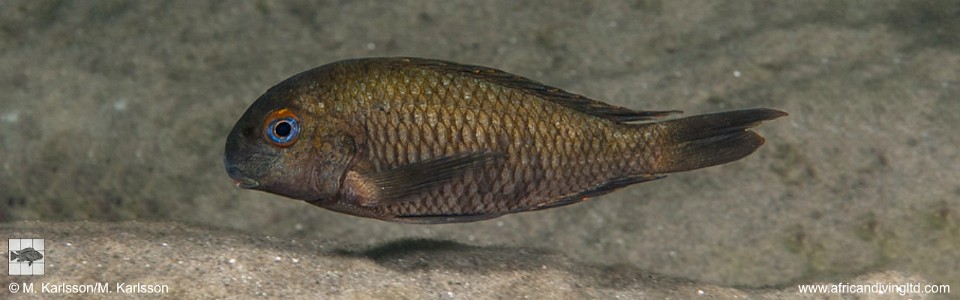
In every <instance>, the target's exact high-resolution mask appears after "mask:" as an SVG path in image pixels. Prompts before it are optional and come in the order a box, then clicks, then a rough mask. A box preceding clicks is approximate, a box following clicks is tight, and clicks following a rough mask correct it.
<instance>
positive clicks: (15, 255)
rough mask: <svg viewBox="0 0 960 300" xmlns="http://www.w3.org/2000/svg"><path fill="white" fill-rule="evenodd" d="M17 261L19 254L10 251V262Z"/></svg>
mask: <svg viewBox="0 0 960 300" xmlns="http://www.w3.org/2000/svg"><path fill="white" fill-rule="evenodd" d="M14 260H17V253H16V252H13V251H10V261H14Z"/></svg>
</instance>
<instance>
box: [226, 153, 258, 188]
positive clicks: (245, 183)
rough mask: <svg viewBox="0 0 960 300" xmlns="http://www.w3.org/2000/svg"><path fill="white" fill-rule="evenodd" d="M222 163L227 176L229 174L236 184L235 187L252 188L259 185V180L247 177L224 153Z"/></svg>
mask: <svg viewBox="0 0 960 300" xmlns="http://www.w3.org/2000/svg"><path fill="white" fill-rule="evenodd" d="M223 165H224V167H226V169H227V176H230V180H233V183H234V184H236V185H237V187H240V188H244V189H252V188H256V187H258V186H260V182H257V181H256V180H253V179H252V178H250V177H247V176H246V175H244V174H243V171H241V170H240V168H238V167H237V166H235V165H233V164H232V163H230V160H229V159H227V156H226V155H224V156H223Z"/></svg>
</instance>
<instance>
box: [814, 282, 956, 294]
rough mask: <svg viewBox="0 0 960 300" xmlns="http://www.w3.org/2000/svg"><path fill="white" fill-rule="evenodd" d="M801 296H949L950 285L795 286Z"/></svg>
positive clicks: (835, 284) (838, 284)
mask: <svg viewBox="0 0 960 300" xmlns="http://www.w3.org/2000/svg"><path fill="white" fill-rule="evenodd" d="M797 288H798V289H800V293H801V294H806V293H811V294H814V293H815V294H894V293H896V294H899V295H900V296H905V295H907V294H949V293H950V285H948V284H920V283H905V284H889V283H873V284H852V283H843V282H840V283H831V284H801V285H798V286H797Z"/></svg>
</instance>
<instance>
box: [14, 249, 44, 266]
mask: <svg viewBox="0 0 960 300" xmlns="http://www.w3.org/2000/svg"><path fill="white" fill-rule="evenodd" d="M41 259H43V254H42V253H40V251H37V250H36V249H33V248H32V247H27V248H23V250H20V251H10V261H14V260H16V261H17V262H24V261H26V262H27V266H33V262H34V261H38V260H41Z"/></svg>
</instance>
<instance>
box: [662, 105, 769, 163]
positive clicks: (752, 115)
mask: <svg viewBox="0 0 960 300" xmlns="http://www.w3.org/2000/svg"><path fill="white" fill-rule="evenodd" d="M786 115H787V113H785V112H782V111H779V110H774V109H768V108H754V109H744V110H735V111H727V112H720V113H713V114H705V115H697V116H691V117H686V118H681V119H676V120H667V121H663V122H660V123H658V125H662V126H665V127H666V132H667V135H668V136H669V138H667V139H666V140H668V141H669V142H667V145H664V147H666V149H664V152H663V155H662V156H661V159H660V161H658V163H657V164H656V165H657V168H656V169H657V170H656V171H657V173H672V172H680V171H687V170H693V169H699V168H706V167H709V166H715V165H719V164H724V163H728V162H732V161H735V160H738V159H741V158H743V157H745V156H747V155H750V153H753V151H755V150H757V148H759V147H760V145H763V137H761V136H760V135H758V134H756V133H755V132H753V131H750V130H747V129H748V128H750V127H754V126H756V125H757V124H760V122H762V121H767V120H773V119H776V118H779V117H782V116H786Z"/></svg>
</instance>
